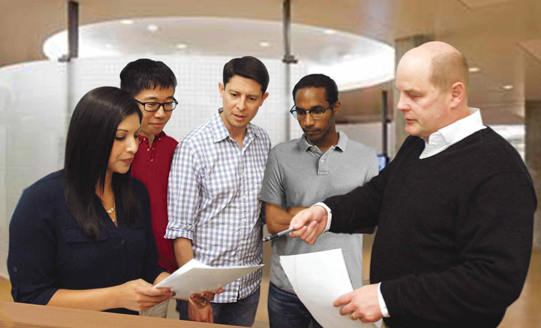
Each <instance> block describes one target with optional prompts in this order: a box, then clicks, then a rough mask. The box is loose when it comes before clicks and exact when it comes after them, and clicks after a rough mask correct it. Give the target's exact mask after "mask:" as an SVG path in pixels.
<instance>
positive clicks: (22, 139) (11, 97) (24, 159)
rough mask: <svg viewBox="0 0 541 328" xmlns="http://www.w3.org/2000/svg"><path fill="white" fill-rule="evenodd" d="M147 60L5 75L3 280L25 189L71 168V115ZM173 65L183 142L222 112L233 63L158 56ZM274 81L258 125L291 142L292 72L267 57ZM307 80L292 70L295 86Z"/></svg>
mask: <svg viewBox="0 0 541 328" xmlns="http://www.w3.org/2000/svg"><path fill="white" fill-rule="evenodd" d="M137 58H140V57H132V58H130V57H114V58H87V59H77V60H72V61H71V62H68V63H60V62H56V61H40V62H33V63H25V64H21V65H14V66H9V67H4V68H0V138H1V139H0V209H1V212H0V275H3V276H7V268H6V261H7V252H8V230H9V229H8V228H9V221H10V219H11V214H12V212H13V209H14V208H15V206H16V205H17V202H18V200H19V198H20V196H21V194H22V192H23V190H24V188H26V187H28V186H30V185H31V184H32V183H34V182H35V181H37V180H39V179H40V178H42V177H43V176H45V175H47V174H49V173H50V172H53V171H56V170H59V169H61V168H62V167H63V162H64V147H65V140H66V134H67V130H68V124H69V119H70V117H71V116H70V115H71V112H72V111H73V109H74V107H75V105H76V104H77V102H78V101H79V99H80V98H81V97H82V96H83V95H84V94H85V93H86V92H88V91H90V90H91V89H93V88H96V87H99V86H107V85H108V86H119V85H120V81H119V73H120V71H121V70H122V68H123V67H124V66H125V65H126V64H127V63H128V62H130V61H132V60H135V59H137ZM152 59H154V60H161V61H163V62H164V63H166V64H167V65H168V66H169V67H170V68H171V69H172V70H173V72H174V73H175V75H176V76H177V80H178V87H177V89H176V93H175V98H176V99H177V100H178V101H179V105H178V107H177V109H175V111H174V113H173V115H172V117H171V120H170V121H169V123H168V124H167V126H166V128H165V131H166V133H167V134H169V135H170V136H172V137H174V138H175V139H177V140H179V141H180V140H182V139H183V138H184V136H186V135H187V134H188V133H189V132H190V131H191V130H193V129H194V128H195V127H197V126H198V125H200V124H202V123H203V122H205V121H207V120H208V119H210V117H211V116H212V115H213V114H214V113H215V112H216V111H217V110H218V108H219V107H221V104H222V99H221V98H220V93H219V89H218V83H220V82H222V70H223V66H224V64H225V63H226V62H227V61H229V60H230V59H231V57H210V56H199V57H197V56H193V57H179V56H153V57H152ZM260 59H261V60H262V61H263V62H264V64H265V65H266V66H267V69H268V70H269V74H270V84H269V88H268V92H269V97H268V98H267V100H266V101H265V103H264V104H263V106H261V108H260V109H259V112H258V114H257V116H256V117H255V119H254V120H253V123H254V124H256V125H258V126H260V127H262V128H264V129H265V130H266V131H267V132H268V134H269V136H270V137H271V140H272V144H273V145H276V144H278V143H280V142H283V141H285V138H286V135H287V130H288V129H289V131H290V135H292V136H299V135H300V134H301V133H302V131H301V130H300V128H299V127H298V124H296V122H295V124H290V125H291V126H288V123H287V122H288V120H287V119H286V117H287V115H290V114H289V108H290V107H291V106H292V99H291V97H286V92H285V89H284V81H285V76H284V74H285V68H284V64H283V63H282V62H281V61H280V60H277V59H265V58H260ZM305 74H306V68H305V67H304V66H303V65H295V66H292V67H291V81H292V83H293V85H294V83H296V82H297V81H298V80H299V79H300V78H301V77H302V76H304V75H305Z"/></svg>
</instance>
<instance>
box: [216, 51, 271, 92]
mask: <svg viewBox="0 0 541 328" xmlns="http://www.w3.org/2000/svg"><path fill="white" fill-rule="evenodd" d="M223 75H224V76H223V77H224V88H225V85H226V84H227V83H228V82H229V80H230V79H231V78H232V77H233V76H235V75H239V76H242V77H245V78H247V79H252V80H255V81H256V82H257V83H259V84H260V85H261V93H262V94H265V92H266V91H267V87H268V86H269V71H267V67H265V65H264V64H263V63H262V62H261V60H259V59H257V58H255V57H252V56H244V57H242V58H233V59H231V60H230V61H228V62H227V63H226V64H225V65H224V74H223Z"/></svg>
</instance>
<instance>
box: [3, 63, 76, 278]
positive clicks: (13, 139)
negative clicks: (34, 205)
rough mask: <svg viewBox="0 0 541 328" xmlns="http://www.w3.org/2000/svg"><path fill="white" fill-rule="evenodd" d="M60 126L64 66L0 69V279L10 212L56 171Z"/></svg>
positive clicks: (61, 142)
mask: <svg viewBox="0 0 541 328" xmlns="http://www.w3.org/2000/svg"><path fill="white" fill-rule="evenodd" d="M66 124H67V108H66V65H65V64H59V63H56V62H49V61H47V62H34V63H28V64H23V65H17V66H11V67H6V68H2V69H0V138H1V139H0V140H1V141H0V170H1V172H0V209H1V211H2V212H1V217H0V263H1V266H0V274H3V275H6V274H7V270H6V267H5V263H6V260H7V249H8V226H9V219H10V217H11V213H12V212H13V209H14V207H15V205H16V204H17V201H18V200H19V197H20V196H21V193H22V191H23V189H24V188H26V187H27V186H29V185H30V184H32V183H33V182H35V181H36V180H38V179H39V178H41V177H43V176H44V175H46V174H47V173H49V172H52V171H55V170H58V169H60V168H61V167H62V162H63V152H64V151H63V148H64V143H65V134H66V133H65V131H66Z"/></svg>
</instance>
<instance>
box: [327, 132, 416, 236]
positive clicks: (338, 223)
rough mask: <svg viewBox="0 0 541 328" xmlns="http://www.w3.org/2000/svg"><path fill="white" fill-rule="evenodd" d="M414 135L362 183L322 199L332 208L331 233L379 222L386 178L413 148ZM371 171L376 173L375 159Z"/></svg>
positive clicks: (352, 229)
mask: <svg viewBox="0 0 541 328" xmlns="http://www.w3.org/2000/svg"><path fill="white" fill-rule="evenodd" d="M415 141H416V140H415V139H414V138H413V137H411V136H410V137H408V138H407V139H406V141H404V144H403V145H402V147H400V150H399V151H398V154H397V155H396V157H395V158H394V160H393V161H392V162H390V163H389V165H387V166H386V167H385V168H384V169H383V170H381V172H379V174H377V173H376V174H375V176H374V177H373V178H372V179H371V180H370V181H369V182H368V183H366V184H365V185H364V186H361V187H357V188H355V189H353V190H352V191H350V192H349V193H347V194H344V195H338V196H333V197H329V198H327V199H325V200H324V201H323V202H324V203H325V204H326V205H327V206H328V207H329V208H330V209H331V212H332V217H333V219H332V223H331V229H330V231H331V232H346V233H351V232H353V231H356V230H359V229H365V228H370V227H375V226H377V225H378V222H379V213H380V210H381V204H382V200H383V196H384V193H385V188H386V186H387V181H388V180H389V178H390V177H391V176H392V174H393V171H394V168H395V167H398V166H400V162H401V161H402V160H403V158H404V157H407V156H408V153H409V152H410V151H411V150H412V149H413V146H414V144H415ZM375 160H376V162H375V163H374V166H373V168H372V170H375V172H377V170H378V169H377V168H376V167H375V165H377V158H376V159H375Z"/></svg>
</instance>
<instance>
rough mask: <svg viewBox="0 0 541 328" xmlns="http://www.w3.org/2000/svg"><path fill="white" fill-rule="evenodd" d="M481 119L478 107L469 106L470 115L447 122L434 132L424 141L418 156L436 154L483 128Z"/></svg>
mask: <svg viewBox="0 0 541 328" xmlns="http://www.w3.org/2000/svg"><path fill="white" fill-rule="evenodd" d="M484 128H485V126H484V125H483V119H482V117H481V111H480V110H479V108H473V107H472V108H470V115H468V116H467V117H464V118H463V119H460V120H458V121H456V122H454V123H452V124H449V125H447V126H445V127H443V128H441V129H439V130H438V131H436V132H434V133H433V134H431V135H430V137H429V138H428V143H425V149H424V151H423V153H422V154H421V157H420V158H426V157H430V156H433V155H436V154H438V153H440V152H442V151H443V150H445V149H447V148H449V147H450V146H452V145H454V144H455V143H457V142H459V141H461V140H462V139H464V138H466V137H468V136H470V135H472V134H474V133H475V132H477V131H479V130H482V129H484Z"/></svg>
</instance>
